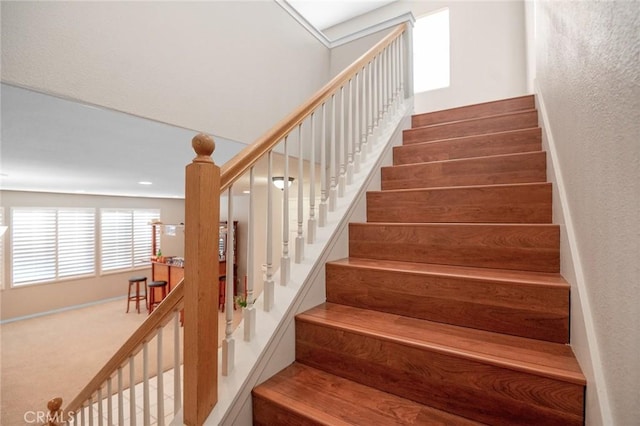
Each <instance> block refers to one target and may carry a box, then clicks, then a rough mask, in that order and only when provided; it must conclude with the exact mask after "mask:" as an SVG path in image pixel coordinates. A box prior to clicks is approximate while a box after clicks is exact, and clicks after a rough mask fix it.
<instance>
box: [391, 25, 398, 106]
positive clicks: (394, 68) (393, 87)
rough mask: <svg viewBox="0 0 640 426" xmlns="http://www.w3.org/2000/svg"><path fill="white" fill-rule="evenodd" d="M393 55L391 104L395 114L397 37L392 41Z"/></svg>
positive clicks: (396, 100) (396, 99) (396, 104)
mask: <svg viewBox="0 0 640 426" xmlns="http://www.w3.org/2000/svg"><path fill="white" fill-rule="evenodd" d="M392 46H393V49H392V52H393V55H392V56H391V65H392V71H393V74H392V77H391V89H392V91H391V96H392V99H391V104H392V113H393V115H394V116H395V115H396V113H398V39H397V38H396V39H395V40H394V41H393V45H392Z"/></svg>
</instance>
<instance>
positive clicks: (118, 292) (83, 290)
mask: <svg viewBox="0 0 640 426" xmlns="http://www.w3.org/2000/svg"><path fill="white" fill-rule="evenodd" d="M0 198H1V200H0V201H1V205H2V206H3V207H4V211H5V215H6V217H5V223H6V224H9V219H10V209H11V207H94V208H96V209H100V208H106V207H110V208H113V207H122V208H150V209H151V208H154V209H160V218H161V219H162V221H163V222H165V223H180V222H184V201H183V200H171V199H159V198H129V197H107V196H95V195H68V194H52V193H43V192H18V191H2V192H0ZM149 232H151V227H149ZM9 239H10V235H9V231H7V233H6V234H5V238H4V242H5V251H4V260H5V262H4V265H3V268H2V269H3V273H4V276H3V278H4V279H3V283H5V288H3V289H2V290H1V294H2V301H1V303H2V305H1V315H2V316H1V319H2V320H6V319H9V318H16V317H22V316H26V315H33V314H37V313H42V312H48V311H52V310H56V309H62V308H67V307H70V306H75V305H81V304H85V303H91V302H97V301H100V300H105V299H110V298H114V297H120V296H125V295H126V294H127V288H128V286H127V282H128V279H129V277H130V276H132V275H140V274H142V275H147V277H149V278H150V277H151V268H145V269H138V270H135V271H127V272H123V273H109V274H105V275H97V276H95V277H92V278H82V279H68V280H63V281H57V282H52V283H44V284H34V285H26V286H21V287H17V288H11V287H10V261H11V256H10V252H9ZM167 254H170V253H167ZM122 308H123V309H124V308H125V301H124V300H123V302H122Z"/></svg>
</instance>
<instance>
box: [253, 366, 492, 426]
mask: <svg viewBox="0 0 640 426" xmlns="http://www.w3.org/2000/svg"><path fill="white" fill-rule="evenodd" d="M281 372H284V375H283V376H281V377H278V378H277V379H276V382H275V383H267V382H269V380H270V379H269V380H267V381H266V382H265V383H263V384H261V385H259V386H258V388H260V390H259V393H260V394H261V395H259V396H260V397H262V398H265V399H266V398H269V401H270V402H275V399H276V398H279V397H282V399H284V400H285V401H277V405H279V406H280V407H282V408H284V409H289V408H290V406H295V407H296V410H292V411H294V412H296V413H297V414H299V415H302V416H304V417H306V418H310V417H311V416H309V415H307V413H308V412H309V411H303V410H300V409H298V407H297V406H303V407H312V409H313V412H315V413H322V414H323V415H322V416H317V417H322V419H318V418H316V417H313V418H312V420H314V421H318V420H320V421H328V420H331V421H333V423H327V424H328V425H331V426H332V425H334V424H340V425H342V424H349V425H353V424H361V423H353V422H349V421H347V422H345V420H343V417H341V416H334V415H331V414H330V413H327V412H326V411H322V410H319V409H316V408H315V405H313V404H315V403H316V401H315V400H313V401H312V399H311V398H309V396H310V394H307V395H305V396H304V397H303V398H301V399H295V397H294V396H293V395H292V394H291V393H287V391H286V389H285V390H284V391H280V390H279V389H278V388H279V387H280V386H282V385H283V384H285V386H286V383H298V384H299V385H301V386H303V387H306V384H305V383H303V382H305V381H306V382H309V380H312V381H313V383H314V384H315V385H317V386H318V388H313V392H318V391H321V390H322V388H326V387H327V386H326V385H327V383H328V382H330V385H329V392H325V394H324V395H325V397H327V398H328V399H332V400H337V401H339V402H344V401H345V400H347V399H348V400H350V401H353V402H356V400H355V399H353V398H352V397H349V398H346V399H345V398H344V397H342V396H341V395H343V394H342V391H344V390H345V389H348V390H349V391H350V392H354V393H355V394H356V395H358V396H359V397H362V396H368V397H370V400H369V401H368V402H374V401H380V399H381V398H382V401H383V404H382V405H377V406H376V407H375V411H374V415H373V417H376V420H378V421H380V420H383V419H382V418H385V419H386V420H389V417H391V418H393V419H395V420H396V421H399V420H401V417H398V416H397V413H396V410H397V409H398V408H401V409H402V408H405V409H406V408H409V410H410V412H411V410H420V411H423V410H424V411H427V412H429V413H431V414H435V415H436V417H438V419H440V420H441V419H442V418H446V420H448V421H451V420H458V421H461V422H463V423H464V424H465V425H481V423H478V422H476V421H474V420H471V419H467V418H465V417H460V416H458V415H456V414H455V413H450V412H447V411H443V410H441V409H438V408H435V407H432V406H430V405H427V404H423V403H420V402H417V401H414V400H412V399H408V398H405V397H403V396H400V395H396V394H394V393H389V392H386V391H384V390H381V389H378V388H376V387H371V386H368V385H366V384H363V383H360V382H357V381H353V380H351V379H348V378H345V377H343V376H340V375H336V374H334V373H331V372H328V371H325V370H323V369H320V368H317V367H315V366H312V365H308V364H307V363H305V362H304V361H294V362H293V363H292V364H290V365H289V366H287V367H285V369H283V370H282V371H281ZM278 374H279V373H277V374H276V375H275V376H278ZM275 376H274V377H275ZM300 379H302V381H300ZM334 386H335V389H336V390H338V389H339V390H340V392H338V393H333V392H331V391H333V390H334ZM265 394H268V395H267V396H266V397H265V396H264V395H265ZM348 395H350V396H351V394H348ZM287 402H288V403H289V404H287ZM326 402H327V401H326V400H325V401H324V406H325V407H326ZM353 408H355V409H356V410H357V409H361V410H362V411H361V412H360V413H365V412H366V413H370V412H369V410H370V409H371V404H370V403H369V404H368V403H365V404H357V405H356V406H355V407H353ZM343 413H344V411H343ZM336 421H338V422H339V423H335V422H336ZM394 424H397V423H394ZM412 424H414V423H412ZM438 424H440V423H438ZM447 424H450V423H447Z"/></svg>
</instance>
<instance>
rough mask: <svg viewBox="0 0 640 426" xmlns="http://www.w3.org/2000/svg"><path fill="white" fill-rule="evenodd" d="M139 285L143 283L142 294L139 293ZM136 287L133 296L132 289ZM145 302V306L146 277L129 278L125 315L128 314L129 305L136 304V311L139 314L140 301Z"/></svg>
mask: <svg viewBox="0 0 640 426" xmlns="http://www.w3.org/2000/svg"><path fill="white" fill-rule="evenodd" d="M140 283H144V294H142V293H140ZM134 284H135V286H136V292H135V294H133V295H132V294H131V289H132V287H133V286H134ZM141 300H144V301H145V306H147V277H131V278H129V292H128V294H127V313H129V304H130V303H131V302H132V301H133V302H136V310H137V311H138V313H140V301H141Z"/></svg>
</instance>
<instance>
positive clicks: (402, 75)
mask: <svg viewBox="0 0 640 426" xmlns="http://www.w3.org/2000/svg"><path fill="white" fill-rule="evenodd" d="M404 46H405V43H404V33H402V34H400V97H401V99H402V101H403V102H404V98H405V93H404Z"/></svg>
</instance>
